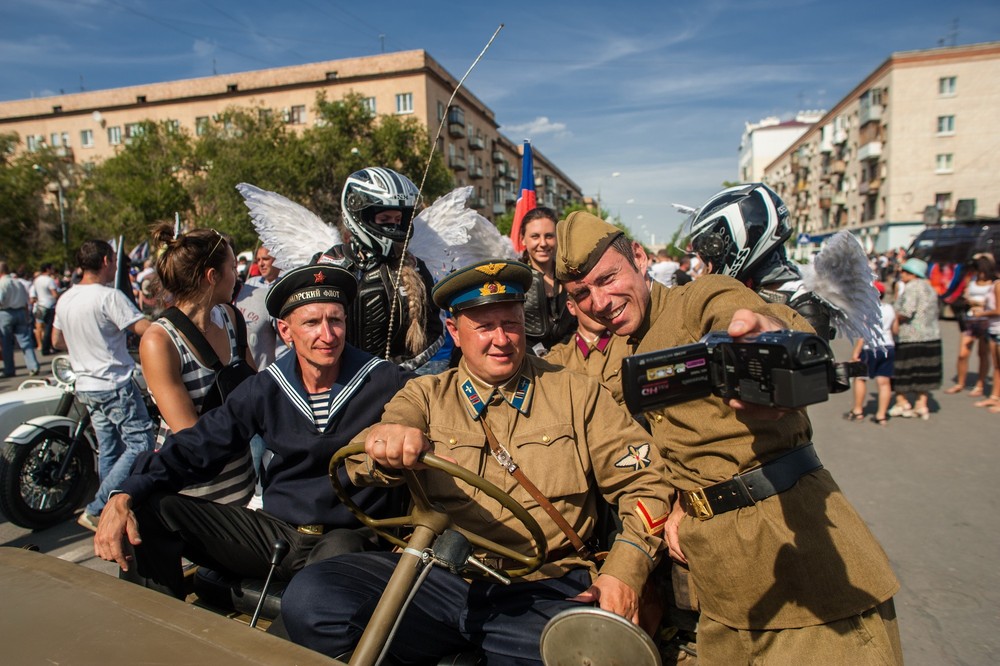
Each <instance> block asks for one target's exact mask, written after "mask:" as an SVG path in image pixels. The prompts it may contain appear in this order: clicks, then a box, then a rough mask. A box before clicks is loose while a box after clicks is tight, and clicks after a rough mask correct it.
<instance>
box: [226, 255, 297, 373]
mask: <svg viewBox="0 0 1000 666" xmlns="http://www.w3.org/2000/svg"><path fill="white" fill-rule="evenodd" d="M254 261H255V262H256V264H257V267H258V268H259V269H260V275H255V276H254V277H251V278H247V281H246V282H245V283H244V285H243V287H242V288H241V289H240V293H239V296H237V297H236V307H237V308H239V310H240V312H241V313H242V314H243V319H245V320H246V322H247V345H248V346H249V347H250V353H251V354H252V355H253V360H254V363H256V364H257V371H258V372H260V371H261V370H263V369H264V368H266V367H267V366H268V365H270V364H271V363H274V359H275V358H276V357H278V356H280V355H281V354H283V353H284V352H285V351H287V348H286V347H285V345H284V343H283V342H282V341H281V338H279V337H278V335H277V333H276V332H275V324H274V319H273V318H272V317H271V316H270V315H268V314H267V308H266V307H265V306H264V299H265V298H267V293H268V292H269V291H270V290H271V286H272V285H273V284H274V282H275V280H277V279H278V276H279V275H280V274H281V269H279V268H278V267H277V266H275V265H274V257H272V256H271V253H270V252H269V251H268V249H267V248H266V247H264V246H261V247H259V248H257V257H256V259H255V260H254Z"/></svg>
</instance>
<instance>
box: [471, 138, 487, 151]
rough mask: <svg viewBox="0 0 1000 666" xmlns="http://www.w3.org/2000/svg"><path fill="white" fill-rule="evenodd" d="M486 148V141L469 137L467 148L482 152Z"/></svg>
mask: <svg viewBox="0 0 1000 666" xmlns="http://www.w3.org/2000/svg"><path fill="white" fill-rule="evenodd" d="M485 147H486V141H485V140H484V139H483V137H482V136H479V135H477V136H470V137H469V148H471V149H472V150H482V149H483V148H485Z"/></svg>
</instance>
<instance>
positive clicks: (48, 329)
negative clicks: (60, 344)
mask: <svg viewBox="0 0 1000 666" xmlns="http://www.w3.org/2000/svg"><path fill="white" fill-rule="evenodd" d="M32 284H33V285H34V287H35V308H34V310H35V311H34V315H35V326H36V329H38V328H40V329H41V335H40V337H39V344H40V346H41V351H42V355H43V356H49V355H50V354H53V353H54V352H55V350H54V349H52V322H53V321H54V320H55V318H56V299H58V298H59V284H58V283H57V282H56V279H55V270H54V269H53V268H52V264H42V267H41V269H40V271H39V273H38V275H37V276H36V277H35V279H34V281H33V282H32Z"/></svg>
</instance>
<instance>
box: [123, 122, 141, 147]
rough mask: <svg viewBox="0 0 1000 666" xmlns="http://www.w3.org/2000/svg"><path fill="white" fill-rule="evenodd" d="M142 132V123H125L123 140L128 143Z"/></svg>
mask: <svg viewBox="0 0 1000 666" xmlns="http://www.w3.org/2000/svg"><path fill="white" fill-rule="evenodd" d="M141 134H142V124H141V123H128V124H127V125H125V142H126V143H129V142H131V141H132V139H134V138H135V137H137V136H140V135H141Z"/></svg>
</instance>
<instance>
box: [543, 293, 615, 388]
mask: <svg viewBox="0 0 1000 666" xmlns="http://www.w3.org/2000/svg"><path fill="white" fill-rule="evenodd" d="M566 309H567V310H568V311H569V313H570V314H571V315H573V316H574V317H575V318H576V333H574V334H573V337H572V338H570V339H569V340H567V341H566V342H560V343H559V344H557V345H555V346H554V347H552V349H550V350H549V353H548V354H546V355H545V360H546V361H548V362H549V363H552V364H553V365H561V366H563V367H564V368H566V369H567V370H572V371H573V372H580V373H583V374H585V375H590V376H591V377H596V378H597V379H598V381H600V382H601V383H602V384H604V387H605V388H606V389H608V390H609V391H611V395H613V396H614V397H615V400H616V401H617V402H618V404H619V405H624V404H625V397H624V396H623V395H622V379H621V372H622V360H624V358H625V357H626V356H629V355H630V354H631V348H630V347H629V345H628V341H627V340H626V339H625V338H623V337H621V336H618V335H613V334H612V333H611V331H609V330H608V328H607V327H606V326H604V325H603V324H601V323H600V322H598V321H595V320H594V319H591V318H590V317H588V316H587V315H586V314H584V313H583V312H581V311H580V308H578V307H577V306H576V303H575V302H574V301H573V299H572V298H567V299H566Z"/></svg>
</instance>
